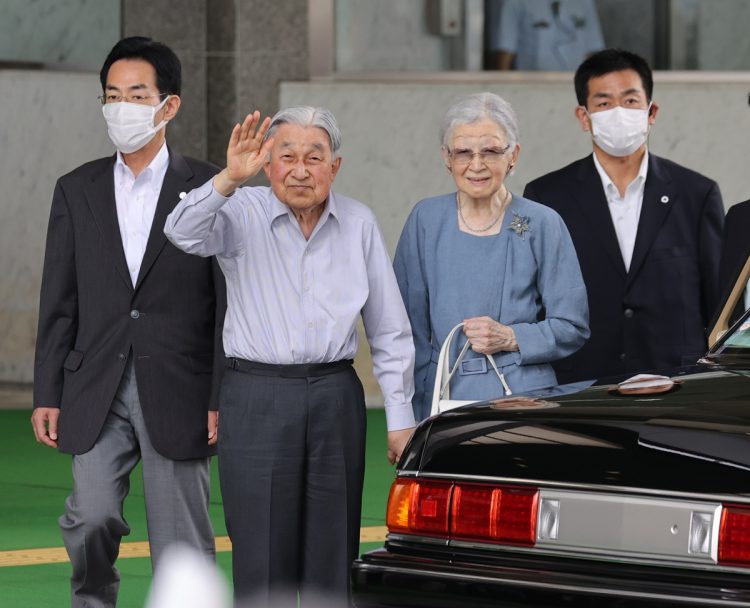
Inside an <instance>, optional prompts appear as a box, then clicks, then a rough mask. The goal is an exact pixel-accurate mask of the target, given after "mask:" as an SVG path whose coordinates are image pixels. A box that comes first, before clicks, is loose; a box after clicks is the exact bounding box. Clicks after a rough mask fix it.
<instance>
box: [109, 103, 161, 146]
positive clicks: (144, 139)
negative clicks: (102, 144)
mask: <svg viewBox="0 0 750 608" xmlns="http://www.w3.org/2000/svg"><path fill="white" fill-rule="evenodd" d="M167 99H169V95H167V97H166V98H165V99H164V101H162V102H161V103H160V104H159V105H158V106H151V105H146V104H142V103H131V102H129V101H118V102H117V103H107V104H104V105H103V106H102V114H104V120H106V121H107V132H108V133H109V138H110V139H111V140H112V143H113V144H115V148H117V149H118V150H119V151H120V152H122V153H123V154H130V153H131V152H135V151H136V150H140V149H141V148H142V147H143V146H145V145H146V144H147V143H148V142H150V141H151V140H152V139H153V138H154V136H155V135H156V134H157V133H158V132H159V130H160V129H161V128H162V127H164V125H166V124H167V122H169V121H167V120H162V121H161V122H160V123H159V124H158V125H154V116H156V113H157V112H158V111H159V110H161V109H162V108H163V107H164V104H165V103H167Z"/></svg>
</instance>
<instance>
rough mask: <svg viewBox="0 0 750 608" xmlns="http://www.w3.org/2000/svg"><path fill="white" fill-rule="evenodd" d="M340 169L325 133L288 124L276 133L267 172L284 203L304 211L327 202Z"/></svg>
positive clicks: (274, 189)
mask: <svg viewBox="0 0 750 608" xmlns="http://www.w3.org/2000/svg"><path fill="white" fill-rule="evenodd" d="M340 166H341V158H340V157H339V158H337V159H336V160H334V159H333V152H332V151H331V144H330V140H329V139H328V134H327V133H326V132H325V131H324V130H323V129H321V128H319V127H303V126H300V125H295V124H289V123H285V124H282V125H280V126H279V128H278V129H276V133H274V144H273V148H271V156H270V160H269V161H267V162H266V164H265V167H264V171H265V173H266V177H267V178H268V180H269V181H270V182H271V188H272V189H273V192H274V194H275V195H276V197H277V198H278V199H279V200H280V201H281V202H282V203H284V204H286V205H289V206H290V207H291V208H292V209H294V210H298V211H305V210H308V209H312V208H313V207H316V206H317V205H320V204H321V203H323V202H325V200H326V199H327V198H328V193H329V192H330V191H331V185H332V184H333V180H334V178H335V177H336V173H338V170H339V167H340Z"/></svg>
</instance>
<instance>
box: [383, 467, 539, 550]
mask: <svg viewBox="0 0 750 608" xmlns="http://www.w3.org/2000/svg"><path fill="white" fill-rule="evenodd" d="M538 502H539V491H538V490H537V489H536V488H521V487H513V486H489V485H479V484H453V483H452V482H445V481H423V480H418V479H396V480H395V481H394V482H393V485H392V486H391V493H390V496H389V498H388V513H387V518H386V520H387V521H386V523H387V525H388V530H389V531H391V532H405V533H411V534H427V535H431V536H444V537H449V536H450V538H456V539H468V540H483V541H490V542H499V543H506V544H516V545H528V546H530V545H533V544H534V543H535V542H536V520H537V508H538Z"/></svg>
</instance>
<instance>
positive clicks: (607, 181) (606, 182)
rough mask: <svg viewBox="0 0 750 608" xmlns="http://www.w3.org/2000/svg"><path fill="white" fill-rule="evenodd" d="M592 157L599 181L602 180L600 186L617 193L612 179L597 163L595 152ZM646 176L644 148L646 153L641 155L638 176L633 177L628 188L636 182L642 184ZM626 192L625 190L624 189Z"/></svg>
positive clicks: (646, 157)
mask: <svg viewBox="0 0 750 608" xmlns="http://www.w3.org/2000/svg"><path fill="white" fill-rule="evenodd" d="M593 157H594V166H595V167H596V172H597V173H598V174H599V179H601V180H602V185H603V186H604V189H605V190H610V189H612V188H614V189H615V191H617V186H615V184H614V182H613V181H612V179H611V178H610V177H609V175H608V174H607V172H606V171H605V170H604V167H602V164H601V163H600V162H599V159H598V158H597V157H596V152H594V153H593ZM647 174H648V148H646V151H645V152H644V154H643V158H642V159H641V166H640V167H639V168H638V175H636V176H635V178H634V179H633V181H632V182H630V183H629V184H628V188H630V186H631V185H632V184H634V183H636V182H638V183H639V184H642V183H644V182H645V181H646V175H647ZM626 190H627V188H626Z"/></svg>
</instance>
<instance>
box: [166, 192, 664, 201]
mask: <svg viewBox="0 0 750 608" xmlns="http://www.w3.org/2000/svg"><path fill="white" fill-rule="evenodd" d="M186 196H187V192H180V200H182V199H183V198H185V197H186ZM664 198H666V197H664ZM664 198H662V199H661V202H662V203H666V202H667V201H665V200H664Z"/></svg>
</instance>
